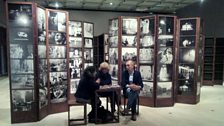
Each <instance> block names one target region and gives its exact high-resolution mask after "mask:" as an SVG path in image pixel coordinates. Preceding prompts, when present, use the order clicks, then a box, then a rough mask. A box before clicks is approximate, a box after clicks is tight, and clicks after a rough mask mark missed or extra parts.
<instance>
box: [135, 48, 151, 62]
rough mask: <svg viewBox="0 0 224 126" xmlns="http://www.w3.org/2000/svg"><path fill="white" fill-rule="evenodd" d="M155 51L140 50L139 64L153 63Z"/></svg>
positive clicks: (148, 49)
mask: <svg viewBox="0 0 224 126" xmlns="http://www.w3.org/2000/svg"><path fill="white" fill-rule="evenodd" d="M153 57H154V49H153V48H140V49H139V62H140V63H153Z"/></svg>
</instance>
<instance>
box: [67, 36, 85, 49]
mask: <svg viewBox="0 0 224 126" xmlns="http://www.w3.org/2000/svg"><path fill="white" fill-rule="evenodd" d="M82 43H83V42H82V38H80V37H69V46H70V47H76V48H81V47H82Z"/></svg>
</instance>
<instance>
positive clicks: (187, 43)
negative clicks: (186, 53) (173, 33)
mask: <svg viewBox="0 0 224 126" xmlns="http://www.w3.org/2000/svg"><path fill="white" fill-rule="evenodd" d="M195 39H196V38H195V36H193V37H192V36H190V37H181V38H180V47H194V46H195Z"/></svg>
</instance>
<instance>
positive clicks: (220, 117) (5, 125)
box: [0, 77, 224, 126]
mask: <svg viewBox="0 0 224 126" xmlns="http://www.w3.org/2000/svg"><path fill="white" fill-rule="evenodd" d="M0 99H1V100H0V126H67V112H64V113H58V114H53V115H49V116H47V117H46V118H44V119H43V120H41V121H39V122H35V123H21V124H11V123H10V103H9V102H10V100H9V82H8V78H4V77H0ZM223 106H224V87H223V86H213V87H208V86H203V87H202V89H201V101H200V103H198V104H197V105H187V104H178V103H176V104H175V106H173V107H163V108H151V107H144V106H140V115H139V116H138V118H137V121H136V122H133V121H131V120H130V117H129V116H127V117H123V116H120V117H121V120H120V123H114V124H104V125H108V126H110V125H111V126H113V125H114V126H117V125H118V126H123V125H129V126H137V125H138V126H145V125H148V126H224V109H223ZM88 109H90V106H88ZM74 111H78V112H77V113H81V111H82V109H78V108H75V110H74ZM88 125H89V126H92V125H95V124H88ZM98 126H101V125H99V124H98Z"/></svg>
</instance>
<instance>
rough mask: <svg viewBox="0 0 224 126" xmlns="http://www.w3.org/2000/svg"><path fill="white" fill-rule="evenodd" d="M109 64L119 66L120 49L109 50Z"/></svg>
mask: <svg viewBox="0 0 224 126" xmlns="http://www.w3.org/2000/svg"><path fill="white" fill-rule="evenodd" d="M109 63H110V64H118V48H109Z"/></svg>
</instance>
